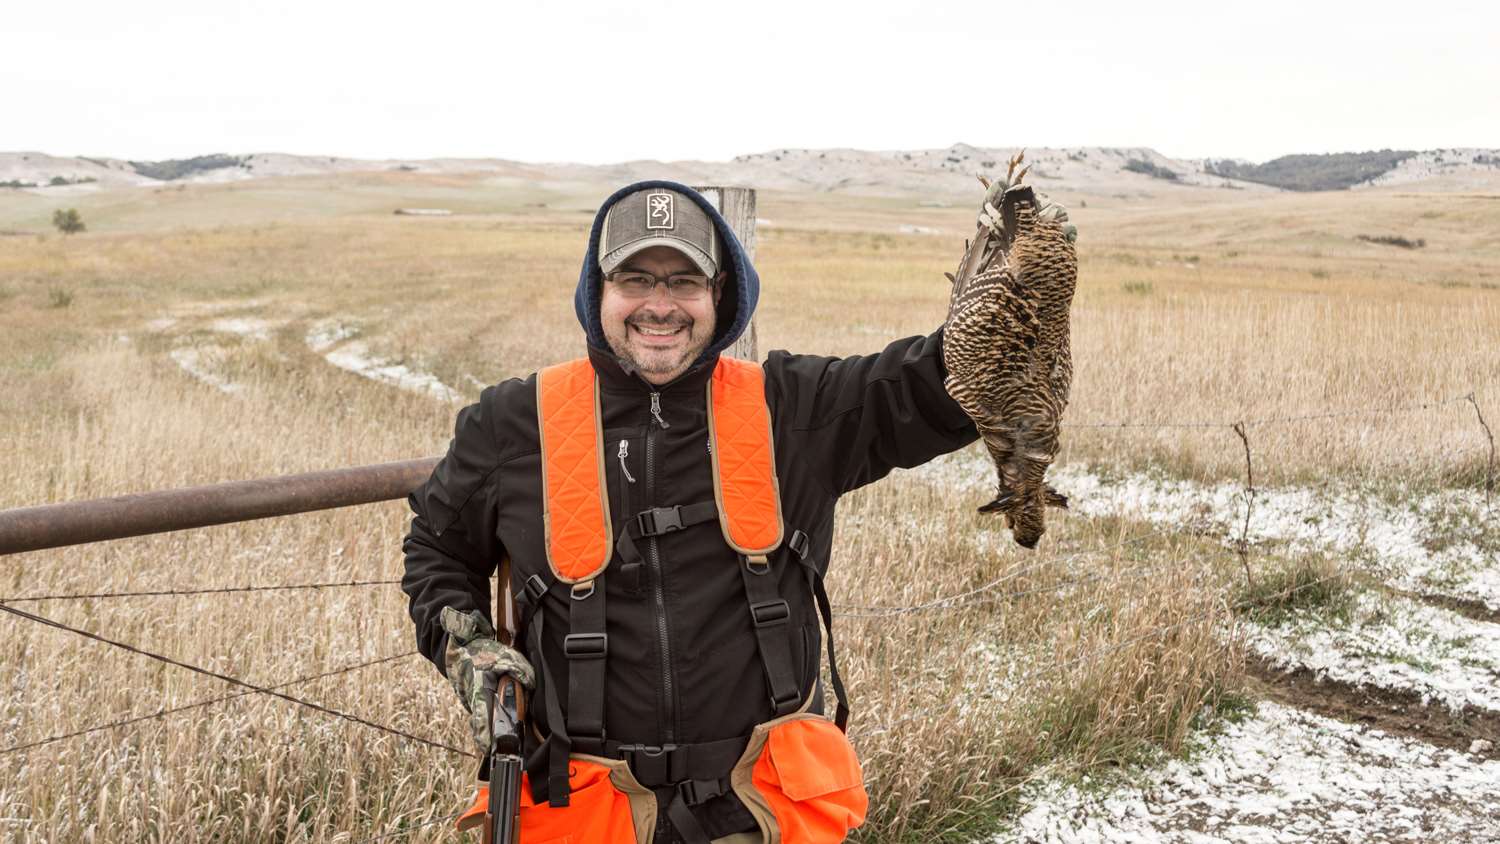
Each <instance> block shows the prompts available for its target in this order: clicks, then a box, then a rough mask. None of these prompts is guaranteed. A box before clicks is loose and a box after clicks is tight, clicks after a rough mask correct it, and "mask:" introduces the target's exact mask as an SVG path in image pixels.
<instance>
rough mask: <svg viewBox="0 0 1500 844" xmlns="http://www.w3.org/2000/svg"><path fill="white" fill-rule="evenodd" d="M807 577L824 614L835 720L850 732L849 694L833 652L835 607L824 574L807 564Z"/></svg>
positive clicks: (841, 728) (819, 610) (844, 729)
mask: <svg viewBox="0 0 1500 844" xmlns="http://www.w3.org/2000/svg"><path fill="white" fill-rule="evenodd" d="M806 568H807V579H808V580H809V581H811V583H812V590H813V597H815V598H817V600H818V613H819V614H820V615H822V616H823V628H824V629H825V630H826V631H827V635H828V676H829V677H830V678H831V679H832V680H833V696H834V699H835V700H836V701H838V708H837V709H835V710H834V715H833V722H834V723H835V724H837V725H838V727H839V729H840V730H843V731H844V732H848V727H849V695H848V693H846V692H845V691H844V680H843V678H841V677H839V661H838V657H836V656H834V653H833V607H832V606H831V605H830V604H829V603H828V590H827V589H825V588H823V575H822V574H821V573H819V572H818V571H817V570H816V569H814V568H813V567H812V566H807V567H806Z"/></svg>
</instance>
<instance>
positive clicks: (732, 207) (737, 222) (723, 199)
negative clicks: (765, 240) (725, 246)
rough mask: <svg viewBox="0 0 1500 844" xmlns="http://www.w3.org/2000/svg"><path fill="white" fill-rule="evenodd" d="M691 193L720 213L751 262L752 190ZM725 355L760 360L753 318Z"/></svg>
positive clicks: (700, 189)
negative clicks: (712, 205) (699, 196)
mask: <svg viewBox="0 0 1500 844" xmlns="http://www.w3.org/2000/svg"><path fill="white" fill-rule="evenodd" d="M693 190H695V191H697V192H699V193H701V194H703V196H704V198H706V199H707V200H708V201H709V202H712V203H713V204H714V207H716V208H718V209H719V214H721V215H722V216H723V217H724V222H726V223H728V224H729V227H730V228H731V229H733V230H734V235H735V237H737V238H739V239H740V246H742V247H743V248H744V250H745V257H746V258H748V259H750V260H751V261H754V260H755V189H754V188H734V187H717V186H711V187H697V186H694V188H693ZM726 354H728V355H729V356H730V357H736V358H741V359H744V360H753V361H759V360H760V354H759V349H758V348H757V347H756V345H755V319H754V318H753V317H752V318H751V320H750V325H748V326H746V328H745V333H744V334H741V335H740V339H738V340H736V341H734V345H733V346H730V347H729V348H728V349H727V350H726Z"/></svg>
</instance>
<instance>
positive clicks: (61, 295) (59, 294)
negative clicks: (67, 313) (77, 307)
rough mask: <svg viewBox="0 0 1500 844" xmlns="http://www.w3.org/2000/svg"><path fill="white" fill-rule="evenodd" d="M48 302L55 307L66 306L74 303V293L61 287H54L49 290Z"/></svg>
mask: <svg viewBox="0 0 1500 844" xmlns="http://www.w3.org/2000/svg"><path fill="white" fill-rule="evenodd" d="M47 304H48V305H49V306H51V307H54V308H66V307H67V306H69V305H71V304H73V293H72V291H70V290H63V289H62V288H61V287H54V288H52V289H51V290H49V291H47Z"/></svg>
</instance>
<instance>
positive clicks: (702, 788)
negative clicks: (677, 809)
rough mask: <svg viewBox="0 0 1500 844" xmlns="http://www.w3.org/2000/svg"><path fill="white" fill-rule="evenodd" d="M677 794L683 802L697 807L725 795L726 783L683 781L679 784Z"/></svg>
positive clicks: (717, 781)
mask: <svg viewBox="0 0 1500 844" xmlns="http://www.w3.org/2000/svg"><path fill="white" fill-rule="evenodd" d="M677 793H678V794H679V795H680V796H681V797H682V802H684V803H686V804H688V805H689V806H697V805H700V804H702V803H705V802H707V801H708V800H711V799H712V798H715V797H718V796H719V795H721V794H723V793H724V783H722V782H720V781H719V780H683V781H682V782H680V783H678V784H677Z"/></svg>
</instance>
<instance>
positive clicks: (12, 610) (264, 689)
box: [0, 604, 477, 758]
mask: <svg viewBox="0 0 1500 844" xmlns="http://www.w3.org/2000/svg"><path fill="white" fill-rule="evenodd" d="M0 612H4V613H9V614H11V615H13V616H16V617H17V618H22V619H25V620H27V621H31V622H34V623H36V624H41V625H44V626H46V627H52V628H55V629H57V630H64V631H67V632H69V633H72V634H74V635H76V636H82V637H84V638H85V639H92V640H94V641H96V642H101V643H103V644H106V645H110V646H111V647H115V648H119V649H120V650H124V651H128V652H130V653H133V654H136V655H138V656H144V657H147V658H148V659H153V660H156V661H157V662H162V663H166V664H167V665H175V666H177V667H178V668H182V669H185V670H187V671H191V672H193V673H195V674H201V675H203V676H205V677H212V678H214V679H216V680H222V681H224V682H226V683H230V684H232V685H235V686H239V687H241V688H245V689H249V690H250V691H252V692H258V693H260V694H264V695H270V696H271V697H274V698H279V699H281V700H284V701H287V702H288V703H295V704H297V705H298V706H303V707H306V708H308V709H311V710H313V711H314V712H321V713H323V714H325V715H331V716H333V717H335V718H339V719H342V720H344V721H348V722H350V723H353V724H359V725H360V726H363V727H368V728H370V729H372V730H379V731H380V732H383V733H387V734H389V735H393V736H399V737H401V738H404V739H407V740H409V741H414V742H417V743H418V744H422V745H426V746H427V747H432V748H436V749H439V750H446V751H448V752H449V753H453V754H456V755H459V756H467V757H470V758H477V757H476V756H475V754H474V753H472V752H470V751H467V750H462V749H460V748H457V747H454V746H452V745H449V744H444V743H442V742H440V741H433V740H432V739H427V738H423V737H421V736H418V735H413V734H412V733H408V732H405V731H404V730H398V729H396V728H395V727H388V726H386V725H384V724H377V723H375V722H374V721H369V720H366V719H364V718H361V717H359V716H358V715H351V714H350V713H348V712H341V711H339V710H337V709H333V708H331V707H327V706H323V705H322V704H319V703H313V702H312V701H310V700H303V699H302V698H299V697H293V696H292V695H289V694H286V693H285V692H279V691H276V690H274V689H272V688H270V687H268V686H257V685H256V684H254V683H249V682H246V681H244V680H241V679H239V678H238V677H231V676H229V675H228V674H224V673H222V672H219V671H214V670H212V669H209V668H204V667H202V666H201V665H193V664H191V663H188V662H183V661H182V660H179V659H173V658H172V657H169V656H165V655H163V654H159V653H153V652H151V651H147V650H143V649H141V648H138V647H136V646H135V645H131V644H127V643H125V642H120V641H117V640H115V639H110V638H108V637H105V636H101V635H99V634H98V633H93V632H90V631H88V630H83V629H81V628H78V627H73V626H71V625H68V624H64V623H63V622H60V621H57V620H55V619H51V618H47V617H45V616H40V615H37V614H35V613H31V612H27V611H26V610H23V609H18V608H16V607H13V606H10V605H9V604H0Z"/></svg>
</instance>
